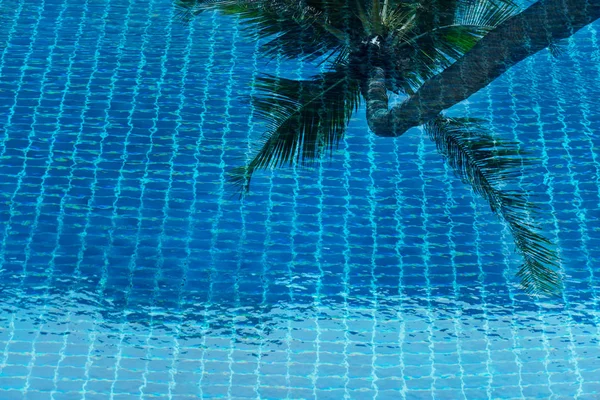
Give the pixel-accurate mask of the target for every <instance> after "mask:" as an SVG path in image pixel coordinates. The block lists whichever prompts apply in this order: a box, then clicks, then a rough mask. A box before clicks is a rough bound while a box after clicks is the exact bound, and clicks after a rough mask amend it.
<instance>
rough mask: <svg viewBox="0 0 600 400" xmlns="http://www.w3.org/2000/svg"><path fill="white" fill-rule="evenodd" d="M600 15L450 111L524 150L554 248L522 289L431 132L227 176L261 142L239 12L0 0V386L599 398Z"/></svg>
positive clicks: (360, 132)
mask: <svg viewBox="0 0 600 400" xmlns="http://www.w3.org/2000/svg"><path fill="white" fill-rule="evenodd" d="M598 29H600V25H598V24H592V25H590V26H588V27H586V28H584V29H583V30H582V31H581V32H579V33H578V34H577V35H575V36H573V37H572V38H571V39H570V40H568V41H567V42H565V43H564V44H563V49H564V51H563V54H562V55H560V56H559V57H552V56H551V55H550V53H549V52H548V51H543V52H541V53H539V54H537V55H536V56H534V57H531V58H529V59H527V60H525V61H524V62H522V63H521V64H519V65H518V66H516V67H515V68H513V69H511V70H510V71H509V72H507V73H506V74H505V75H503V76H502V77H501V78H500V79H498V80H496V81H495V82H494V83H493V84H492V85H490V86H489V87H487V88H485V89H483V90H481V91H480V92H479V93H477V94H476V95H475V96H473V97H471V98H470V99H469V100H468V101H467V102H465V103H462V104H460V105H457V106H456V107H454V108H453V109H452V110H451V111H450V114H452V113H456V114H457V115H463V116H473V117H480V118H484V119H486V120H487V121H489V122H490V124H491V127H492V130H493V132H494V133H495V134H497V135H499V136H501V137H504V138H508V139H514V140H516V141H518V142H519V143H520V145H521V146H522V148H523V149H524V150H527V151H529V153H530V154H531V155H533V156H535V157H537V158H538V162H537V163H535V164H534V165H532V166H531V167H527V169H526V170H525V171H524V174H523V179H520V180H519V181H518V184H519V185H521V187H522V188H523V189H525V190H527V191H528V192H529V194H530V199H531V200H532V201H534V202H535V203H537V204H539V206H540V213H539V215H540V220H541V222H542V226H543V228H544V232H545V234H546V236H547V237H549V238H550V239H551V240H552V241H553V242H554V243H556V245H557V248H558V250H559V252H560V255H561V257H562V259H563V272H564V281H565V290H564V293H563V297H562V298H558V299H537V298H535V297H531V296H528V295H526V294H524V293H523V292H522V291H521V290H520V288H519V286H518V279H517V278H516V277H515V272H516V270H517V269H518V268H519V266H520V262H521V259H520V257H519V256H518V255H517V254H515V252H514V246H513V242H512V238H511V236H510V234H509V232H508V230H507V228H506V227H505V226H503V225H502V223H501V222H500V221H499V220H498V219H497V218H496V217H495V216H494V215H493V214H492V213H491V212H490V210H489V207H488V206H487V205H486V203H484V202H483V201H482V200H481V199H479V198H478V197H476V196H474V195H473V194H472V192H471V190H470V188H469V187H468V186H466V185H464V184H463V183H461V182H460V180H459V179H457V178H456V177H455V176H454V175H453V173H452V171H451V170H450V169H449V167H447V166H445V164H444V163H443V161H442V159H441V157H440V156H439V155H438V153H437V152H436V151H435V148H434V145H433V144H432V143H431V142H430V141H429V140H428V138H427V137H426V135H424V134H423V132H422V130H421V129H412V130H411V131H409V132H408V133H407V134H405V135H404V136H402V137H400V138H397V139H389V138H377V137H375V136H374V135H370V134H369V132H368V129H367V124H366V119H365V115H364V108H361V110H360V111H359V113H358V114H356V117H355V119H354V120H353V121H352V122H351V124H350V128H349V130H348V134H347V136H346V138H345V139H344V140H343V142H342V143H341V144H340V146H339V149H338V150H337V151H335V152H334V153H333V155H332V157H331V159H324V160H323V161H321V162H319V163H317V164H316V165H315V166H314V167H313V168H310V169H305V168H300V167H297V166H296V167H291V168H286V169H282V170H278V171H266V172H261V173H257V175H256V176H255V177H254V178H253V186H252V192H251V195H249V196H247V197H245V198H243V199H241V200H240V199H239V198H238V197H237V196H236V195H235V194H234V193H233V192H232V191H231V190H230V188H229V187H228V184H227V182H226V172H227V171H228V169H229V168H231V167H235V166H239V165H242V164H243V163H244V162H245V160H246V159H247V158H248V157H250V155H251V154H253V153H252V152H253V151H254V150H255V147H256V142H255V141H253V140H252V139H254V138H256V137H258V136H260V134H261V133H262V132H263V131H264V129H265V127H264V123H262V122H261V120H260V119H259V118H258V116H257V115H256V113H255V112H254V110H253V109H252V107H250V106H249V102H248V98H249V96H251V95H252V94H253V90H252V87H253V80H254V79H256V77H257V74H259V72H267V73H279V74H281V75H285V76H290V77H301V76H308V75H309V74H310V73H311V72H314V66H311V65H309V64H307V63H300V62H289V61H282V60H281V59H277V58H276V59H273V60H270V61H269V60H265V59H262V58H261V57H260V56H259V54H258V52H257V49H258V44H257V43H254V42H253V41H252V40H251V39H249V36H248V35H246V34H245V32H244V31H243V30H242V27H241V25H240V22H239V21H238V20H236V18H235V17H224V16H220V15H217V14H212V13H207V14H203V15H201V16H199V17H198V18H196V19H194V20H193V21H192V22H191V23H190V24H184V23H182V22H181V21H180V20H179V19H178V18H177V17H176V15H175V14H174V11H173V8H172V7H171V3H170V1H169V0H143V1H142V0H130V1H127V0H110V1H108V0H85V1H83V0H36V1H33V0H1V1H0V221H1V226H0V306H1V308H0V399H56V400H58V399H88V400H92V399H120V400H124V399H150V398H160V399H192V398H205V399H213V398H234V399H241V398H265V399H267V398H269V399H282V398H295V399H298V398H302V399H312V398H318V399H344V398H349V399H350V398H351V399H371V398H377V399H381V400H383V399H440V400H441V399H521V398H526V399H533V398H539V399H549V398H552V399H573V398H579V399H598V398H600V331H599V326H600V325H599V324H600V305H599V304H598V290H599V287H600V269H599V267H598V263H599V262H600V224H599V218H600V185H599V183H600V160H599V157H600V150H599V148H600V135H599V131H600V112H599V111H598V106H597V105H598V98H599V97H600V87H599V86H598V82H599V80H600V37H599V34H598Z"/></svg>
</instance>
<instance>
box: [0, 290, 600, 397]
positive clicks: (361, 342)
mask: <svg viewBox="0 0 600 400" xmlns="http://www.w3.org/2000/svg"><path fill="white" fill-rule="evenodd" d="M83 300H84V299H82V298H80V299H77V300H76V299H73V300H72V304H70V305H69V306H68V307H65V303H64V299H62V300H61V299H58V298H57V299H53V301H51V302H50V304H48V305H47V307H45V308H44V307H39V306H37V307H36V306H34V305H31V307H21V308H22V309H21V310H20V311H18V312H17V313H16V314H15V315H14V319H13V318H10V317H8V318H7V316H6V314H5V315H4V316H3V319H2V336H1V339H2V342H1V343H2V346H3V347H2V349H3V359H2V378H0V379H1V380H0V382H1V387H2V391H1V392H0V397H1V398H2V399H20V398H27V399H49V398H54V399H79V398H86V399H105V398H109V394H110V398H114V399H134V398H136V399H139V398H174V399H185V398H190V399H191V398H199V397H203V398H207V399H211V398H234V399H235V398H271V399H282V398H295V399H310V398H315V397H316V398H319V399H342V398H352V399H367V398H369V399H370V398H378V399H398V398H406V399H430V398H435V399H461V398H467V399H487V398H493V399H518V398H527V399H531V398H540V399H548V398H554V399H573V398H576V397H577V398H581V399H597V398H598V394H599V393H600V373H599V372H600V366H599V365H598V357H600V346H599V344H598V333H597V330H596V328H595V327H594V326H592V325H590V324H587V323H584V322H581V323H574V322H573V321H569V319H568V318H566V317H565V316H563V313H560V312H556V311H553V309H552V308H550V309H546V310H543V312H539V313H538V312H520V313H519V314H515V315H511V313H510V312H506V311H504V310H503V308H502V307H498V306H492V305H491V304H490V307H489V308H487V310H485V312H483V313H477V314H475V315H469V308H468V305H466V304H463V305H462V306H463V309H464V311H463V313H462V314H460V312H459V310H458V307H456V306H452V305H450V304H448V303H446V304H444V303H442V302H435V301H433V302H432V308H422V307H420V306H419V304H417V303H418V302H417V301H411V300H407V301H405V303H404V304H401V303H400V302H398V300H399V299H397V298H393V297H390V298H388V299H386V302H387V303H388V306H387V307H384V308H385V309H384V310H380V311H379V312H376V313H373V311H372V309H370V308H356V307H348V308H347V309H344V307H335V309H332V308H331V307H329V306H324V305H322V306H319V307H317V309H313V310H310V309H304V310H302V309H300V308H293V307H291V306H285V308H277V307H273V308H272V309H270V310H268V311H267V312H266V313H265V314H264V315H263V319H262V320H261V321H259V325H258V326H257V327H256V328H254V327H251V326H249V325H251V324H250V323H249V322H248V319H249V317H250V314H249V311H250V310H249V309H248V307H245V308H241V309H240V311H239V314H238V316H237V317H236V318H233V319H232V318H227V317H225V316H222V317H219V316H218V315H223V314H222V312H220V311H217V310H214V311H213V312H210V313H209V314H210V315H211V316H212V318H213V321H212V322H213V324H212V326H210V327H207V326H206V325H204V326H203V323H202V321H201V320H200V321H198V322H191V321H189V320H188V321H186V322H185V323H184V324H183V325H179V324H178V323H177V319H178V318H180V317H181V315H180V314H178V313H177V312H173V311H171V312H170V315H171V319H172V321H171V322H167V321H166V320H162V321H161V323H160V324H158V323H157V324H156V325H155V326H152V327H151V328H150V327H149V326H148V324H147V323H144V322H132V323H129V324H127V325H125V326H123V325H122V324H121V323H120V322H122V321H119V320H120V319H121V317H122V316H121V315H120V314H119V313H115V314H112V315H109V314H111V313H110V312H109V311H108V310H107V313H106V315H101V314H100V313H98V312H97V309H96V308H90V306H89V305H86V304H85V303H86V302H85V301H83ZM7 306H8V307H10V305H7ZM542 308H543V307H542ZM244 310H245V312H244ZM156 311H158V310H156ZM198 312H199V313H200V312H202V311H201V310H198ZM159 315H160V314H159ZM163 315H164V314H163ZM316 316H318V318H316ZM232 327H234V330H232Z"/></svg>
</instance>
